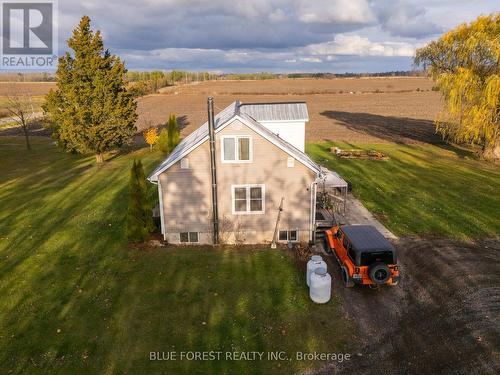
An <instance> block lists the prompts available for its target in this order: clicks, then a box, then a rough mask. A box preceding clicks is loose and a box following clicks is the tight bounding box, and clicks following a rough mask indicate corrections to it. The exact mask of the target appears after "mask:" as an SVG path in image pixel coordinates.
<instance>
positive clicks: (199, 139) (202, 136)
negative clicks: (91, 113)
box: [148, 101, 321, 182]
mask: <svg viewBox="0 0 500 375" xmlns="http://www.w3.org/2000/svg"><path fill="white" fill-rule="evenodd" d="M304 105H305V103H304ZM239 109H241V105H240V104H239V102H238V101H236V102H233V103H231V104H230V105H229V106H228V107H226V108H224V109H223V110H222V111H221V112H219V113H218V114H217V115H216V116H215V118H214V120H215V131H216V132H217V131H220V130H222V128H223V127H224V125H226V124H229V123H230V122H231V120H232V119H234V118H238V119H240V120H241V121H242V122H243V123H245V124H246V125H248V126H249V127H250V128H252V129H253V130H254V131H256V132H257V133H259V134H261V135H262V136H263V137H265V138H266V139H267V140H269V141H270V142H271V143H273V144H275V145H276V146H278V147H279V148H281V149H282V150H283V151H285V152H286V153H288V154H289V155H290V156H292V157H294V158H295V159H296V160H298V161H299V162H301V163H302V164H304V165H305V166H306V167H308V168H310V169H312V170H313V171H314V172H315V173H317V174H318V175H319V174H320V173H321V168H320V166H319V165H317V164H316V163H315V162H314V161H313V160H312V159H311V158H310V157H309V156H308V155H306V154H305V153H303V152H302V151H300V150H299V149H297V148H296V147H294V146H292V145H291V144H290V143H288V142H287V141H285V140H284V139H282V138H280V137H278V136H277V135H276V134H274V133H273V132H271V131H270V130H269V129H267V128H266V127H264V126H263V125H261V124H259V122H257V121H255V119H254V118H252V117H251V116H249V115H247V114H246V113H241V112H240V111H239ZM207 140H208V122H206V123H204V124H203V125H202V126H200V127H199V128H198V129H196V130H195V131H194V132H192V133H191V134H189V135H188V136H187V137H186V138H184V139H183V140H182V141H181V142H180V143H179V144H178V145H177V147H176V148H175V149H174V151H172V153H171V154H170V155H169V156H168V157H167V158H166V159H165V160H164V161H163V162H162V163H161V164H160V165H159V166H158V167H157V168H156V169H155V170H154V171H153V172H152V173H151V174H150V175H149V177H148V180H149V181H151V182H156V181H158V175H159V174H161V173H163V172H164V171H166V170H167V169H168V168H170V167H171V166H172V165H173V164H175V163H176V162H177V161H179V160H180V159H182V158H183V157H184V156H186V155H187V154H189V153H190V152H191V151H193V150H194V149H196V148H197V147H198V146H200V145H201V144H202V143H203V142H205V141H207Z"/></svg>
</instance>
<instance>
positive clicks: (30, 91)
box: [0, 82, 56, 128]
mask: <svg viewBox="0 0 500 375" xmlns="http://www.w3.org/2000/svg"><path fill="white" fill-rule="evenodd" d="M55 87H56V86H55V83H53V82H0V120H1V119H2V118H6V117H10V116H11V114H10V112H9V111H7V110H6V109H5V105H6V104H7V95H9V94H11V95H12V94H19V95H24V94H25V95H31V96H32V100H33V110H34V111H35V112H39V111H41V105H42V104H43V102H44V101H45V97H44V96H45V94H47V93H48V92H49V91H50V89H52V88H55ZM1 127H2V122H1V121H0V128H1Z"/></svg>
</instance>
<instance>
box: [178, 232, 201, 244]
mask: <svg viewBox="0 0 500 375" xmlns="http://www.w3.org/2000/svg"><path fill="white" fill-rule="evenodd" d="M181 233H187V234H188V240H187V241H186V242H182V241H181ZM191 233H197V234H198V241H196V242H192V241H191ZM179 243H180V244H186V243H187V244H190V243H200V232H194V231H190V232H179Z"/></svg>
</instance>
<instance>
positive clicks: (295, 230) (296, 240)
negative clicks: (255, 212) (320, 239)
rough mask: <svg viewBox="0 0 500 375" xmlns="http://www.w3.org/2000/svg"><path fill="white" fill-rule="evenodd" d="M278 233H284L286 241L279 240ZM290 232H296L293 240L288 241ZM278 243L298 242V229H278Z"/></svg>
mask: <svg viewBox="0 0 500 375" xmlns="http://www.w3.org/2000/svg"><path fill="white" fill-rule="evenodd" d="M280 232H286V240H280V236H279V234H280ZM290 232H296V233H297V237H296V239H295V240H291V239H290ZM278 241H279V242H299V229H298V228H292V229H280V230H279V231H278Z"/></svg>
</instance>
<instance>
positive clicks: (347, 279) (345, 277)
mask: <svg viewBox="0 0 500 375" xmlns="http://www.w3.org/2000/svg"><path fill="white" fill-rule="evenodd" d="M341 270H342V281H343V282H344V286H345V287H346V288H352V287H353V286H354V281H352V279H351V278H350V277H349V272H347V268H345V267H343V266H342V268H341Z"/></svg>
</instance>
